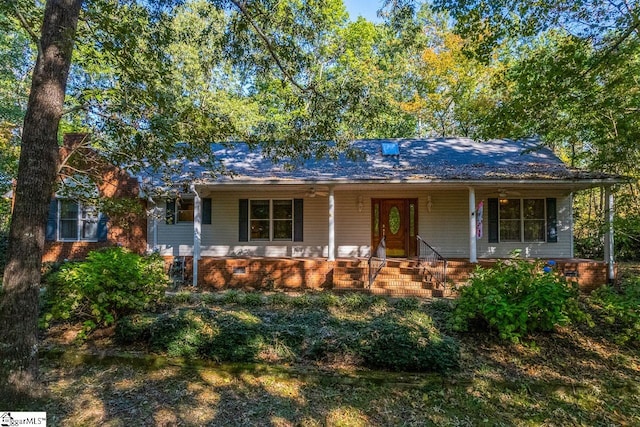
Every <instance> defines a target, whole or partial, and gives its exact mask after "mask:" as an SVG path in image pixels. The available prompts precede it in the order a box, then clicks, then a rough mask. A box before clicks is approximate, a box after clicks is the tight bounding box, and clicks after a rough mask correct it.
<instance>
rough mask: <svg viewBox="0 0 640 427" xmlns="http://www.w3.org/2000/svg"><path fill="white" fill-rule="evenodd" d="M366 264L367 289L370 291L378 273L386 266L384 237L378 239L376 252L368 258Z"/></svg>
mask: <svg viewBox="0 0 640 427" xmlns="http://www.w3.org/2000/svg"><path fill="white" fill-rule="evenodd" d="M367 264H368V265H369V289H371V286H372V285H373V282H374V281H375V280H376V277H378V273H380V270H382V269H383V268H384V266H385V265H387V244H386V242H385V239H384V236H382V239H380V242H379V243H378V246H377V247H376V250H375V251H374V252H372V253H371V255H370V256H369V259H368V260H367Z"/></svg>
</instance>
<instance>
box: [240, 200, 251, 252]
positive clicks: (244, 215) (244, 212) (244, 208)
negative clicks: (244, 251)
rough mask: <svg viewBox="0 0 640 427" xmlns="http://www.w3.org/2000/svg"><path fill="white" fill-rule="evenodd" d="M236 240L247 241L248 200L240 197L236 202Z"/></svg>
mask: <svg viewBox="0 0 640 427" xmlns="http://www.w3.org/2000/svg"><path fill="white" fill-rule="evenodd" d="M238 208H239V209H238V241H239V242H248V241H249V200H248V199H240V200H239V204H238Z"/></svg>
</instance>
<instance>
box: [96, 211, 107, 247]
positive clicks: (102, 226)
mask: <svg viewBox="0 0 640 427" xmlns="http://www.w3.org/2000/svg"><path fill="white" fill-rule="evenodd" d="M108 220H109V218H108V217H107V216H106V215H105V214H102V213H101V214H100V215H99V216H98V241H99V242H106V241H107V231H108V230H107V221H108Z"/></svg>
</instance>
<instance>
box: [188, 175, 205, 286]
mask: <svg viewBox="0 0 640 427" xmlns="http://www.w3.org/2000/svg"><path fill="white" fill-rule="evenodd" d="M189 189H190V190H191V192H192V193H193V194H194V195H195V196H194V199H193V268H192V272H193V274H192V276H193V278H192V284H193V287H194V288H195V287H197V286H198V261H199V260H200V244H201V243H202V199H201V198H200V194H198V191H197V190H196V186H195V184H193V183H192V184H191V185H190V186H189Z"/></svg>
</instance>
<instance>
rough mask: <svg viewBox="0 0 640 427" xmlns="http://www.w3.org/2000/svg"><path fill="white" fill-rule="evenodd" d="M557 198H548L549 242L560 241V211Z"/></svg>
mask: <svg viewBox="0 0 640 427" xmlns="http://www.w3.org/2000/svg"><path fill="white" fill-rule="evenodd" d="M556 204H557V203H556V199H554V198H549V199H547V242H548V243H558V213H557V207H556Z"/></svg>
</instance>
